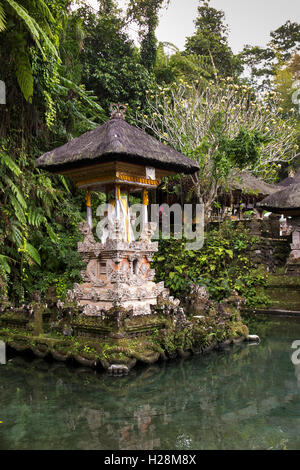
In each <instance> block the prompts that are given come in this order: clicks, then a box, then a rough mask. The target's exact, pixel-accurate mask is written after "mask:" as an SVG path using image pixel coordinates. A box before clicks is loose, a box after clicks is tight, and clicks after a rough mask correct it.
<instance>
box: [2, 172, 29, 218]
mask: <svg viewBox="0 0 300 470" xmlns="http://www.w3.org/2000/svg"><path fill="white" fill-rule="evenodd" d="M3 180H4V181H5V183H6V184H7V185H8V186H9V188H10V189H11V190H12V192H13V193H14V195H15V196H16V198H17V200H18V201H19V203H20V205H21V206H22V208H23V209H25V210H26V209H27V204H26V201H25V199H24V197H23V195H22V193H21V191H20V189H19V188H18V186H16V185H15V183H14V182H13V181H12V180H11V178H9V176H7V175H6V176H4V177H3Z"/></svg>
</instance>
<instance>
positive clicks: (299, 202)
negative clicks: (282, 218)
mask: <svg viewBox="0 0 300 470" xmlns="http://www.w3.org/2000/svg"><path fill="white" fill-rule="evenodd" d="M258 205H259V206H260V207H261V208H263V209H266V210H269V211H271V212H278V213H288V212H295V211H298V210H299V211H300V183H296V184H292V185H290V186H288V187H286V188H283V189H282V190H280V191H277V192H276V193H274V194H271V195H270V196H268V197H266V198H265V199H263V200H262V201H261V202H260V203H259V204H258Z"/></svg>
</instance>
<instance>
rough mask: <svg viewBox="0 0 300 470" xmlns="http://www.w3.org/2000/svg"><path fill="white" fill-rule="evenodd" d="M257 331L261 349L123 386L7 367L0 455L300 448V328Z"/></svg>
mask: <svg viewBox="0 0 300 470" xmlns="http://www.w3.org/2000/svg"><path fill="white" fill-rule="evenodd" d="M254 328H255V331H254ZM251 332H252V333H257V334H259V335H260V336H261V339H262V341H261V343H260V344H259V345H235V346H234V347H229V348H228V350H224V351H220V352H214V353H210V354H207V355H205V356H194V357H192V358H191V359H188V360H185V361H173V362H168V363H166V364H160V365H155V366H151V367H148V368H145V367H144V368H139V369H136V370H133V371H132V372H131V374H130V375H129V376H127V377H123V378H114V377H109V376H107V375H105V374H99V373H94V372H92V371H87V370H85V369H79V368H77V369H76V368H68V367H66V366H65V365H62V364H59V363H55V362H53V363H51V364H50V363H47V362H45V361H42V360H33V361H32V360H31V361H29V360H25V359H24V358H22V357H20V356H19V357H14V358H12V359H10V360H9V362H8V363H7V365H1V366H0V421H2V424H0V449H2V450H3V449H105V450H117V449H123V450H134V449H145V450H152V449H153V450H159V449H165V450H168V449H171V450H175V449H178V450H185V449H190V450H196V449H300V365H299V366H297V365H293V363H292V361H291V354H292V352H293V350H292V349H291V344H292V342H293V341H294V340H297V339H299V340H300V323H299V322H297V321H295V320H290V319H282V320H278V319H276V321H274V323H272V326H271V327H270V321H269V322H268V323H262V324H260V325H255V326H252V327H251Z"/></svg>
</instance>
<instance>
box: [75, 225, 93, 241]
mask: <svg viewBox="0 0 300 470" xmlns="http://www.w3.org/2000/svg"><path fill="white" fill-rule="evenodd" d="M78 229H79V231H80V232H81V233H82V235H83V237H84V238H83V243H84V244H87V245H90V244H92V245H93V244H94V243H95V238H94V235H93V232H92V229H91V227H90V226H89V223H88V222H81V223H80V224H79V225H78Z"/></svg>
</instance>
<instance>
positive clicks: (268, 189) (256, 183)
mask: <svg viewBox="0 0 300 470" xmlns="http://www.w3.org/2000/svg"><path fill="white" fill-rule="evenodd" d="M229 187H230V189H231V190H239V191H241V192H243V193H244V194H250V195H253V196H267V195H269V194H273V193H275V192H276V191H278V187H276V186H275V185H274V184H269V183H265V182H264V181H263V180H262V179H260V178H257V177H256V176H254V175H253V174H252V173H250V172H249V171H245V170H243V171H236V170H235V171H232V172H231V174H230V178H229Z"/></svg>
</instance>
